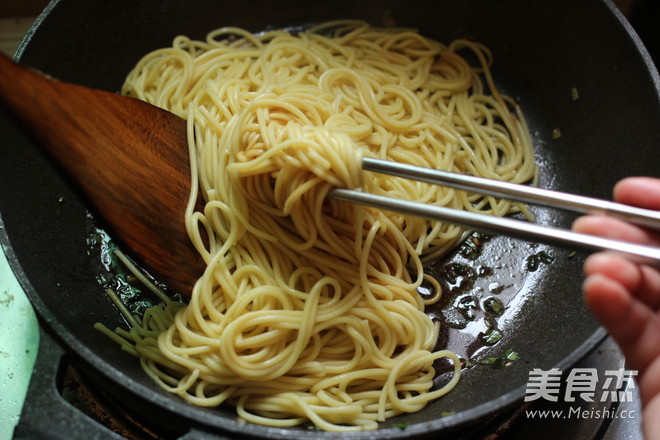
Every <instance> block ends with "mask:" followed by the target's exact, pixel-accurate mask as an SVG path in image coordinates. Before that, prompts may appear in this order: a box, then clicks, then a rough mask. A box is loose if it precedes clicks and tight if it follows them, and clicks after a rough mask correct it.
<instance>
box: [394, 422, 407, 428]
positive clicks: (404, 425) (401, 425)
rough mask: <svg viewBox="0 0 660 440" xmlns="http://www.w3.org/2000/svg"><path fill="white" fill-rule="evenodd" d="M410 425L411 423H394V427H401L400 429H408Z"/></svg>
mask: <svg viewBox="0 0 660 440" xmlns="http://www.w3.org/2000/svg"><path fill="white" fill-rule="evenodd" d="M408 425H409V423H396V424H395V425H394V427H395V428H399V429H406V428H407V427H408Z"/></svg>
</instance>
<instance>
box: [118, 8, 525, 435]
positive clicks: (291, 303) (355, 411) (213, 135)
mask: <svg viewBox="0 0 660 440" xmlns="http://www.w3.org/2000/svg"><path fill="white" fill-rule="evenodd" d="M462 51H468V52H470V53H471V54H472V55H473V56H474V57H475V59H477V60H478V61H479V64H478V66H476V67H473V66H470V65H469V64H468V62H467V61H466V60H465V59H464V58H463V57H461V56H460V55H459V53H458V52H462ZM491 62H492V59H491V54H490V52H489V50H488V49H487V48H486V47H484V46H482V45H480V44H478V43H474V42H470V41H466V40H457V41H454V42H453V43H451V44H450V45H449V46H444V45H442V44H440V43H438V42H435V41H432V40H430V39H427V38H424V37H422V36H420V35H419V34H418V33H416V32H413V31H410V30H404V29H376V28H373V27H370V26H368V25H367V24H365V23H362V22H355V21H343V22H333V23H326V24H324V25H321V26H319V27H317V28H313V29H309V30H308V31H306V32H302V33H292V32H287V31H286V30H278V31H269V32H265V33H263V34H259V35H253V34H250V33H248V32H247V31H245V30H242V29H236V28H225V29H220V30H217V31H214V32H211V33H210V34H209V35H208V37H207V40H206V41H205V42H201V41H192V40H190V39H189V38H186V37H177V38H176V39H175V40H174V43H173V46H172V47H171V48H166V49H160V50H156V51H154V52H152V53H150V54H148V55H146V56H145V57H144V58H143V59H142V60H141V61H140V62H139V63H138V64H137V66H136V67H135V69H134V70H133V71H132V72H131V73H130V75H129V76H128V78H127V80H126V83H125V85H124V88H123V90H122V92H123V93H124V94H127V95H130V96H135V97H137V98H139V99H143V100H145V101H148V102H150V103H153V104H155V105H158V106H160V107H163V108H165V109H167V110H170V111H172V112H174V113H176V114H178V115H180V116H182V117H184V118H186V119H187V120H188V123H189V144H190V155H191V164H192V169H193V191H192V193H191V196H190V203H189V207H188V211H187V214H186V226H187V229H188V232H189V235H190V237H191V240H192V241H193V243H194V245H195V246H196V248H197V249H198V251H199V253H200V254H201V256H202V257H203V258H204V260H205V261H206V263H207V265H208V267H207V269H206V271H205V273H204V275H203V276H202V277H201V278H200V279H199V281H198V282H197V283H196V285H195V287H194V290H193V292H192V296H191V298H190V302H189V304H188V305H186V306H181V305H179V304H178V303H175V302H167V301H166V302H165V304H163V305H161V306H158V307H154V308H152V309H150V310H149V311H148V312H147V313H146V314H145V316H144V318H143V320H142V322H141V325H137V326H133V327H132V328H131V330H130V332H128V333H127V332H126V331H123V333H122V334H123V339H125V340H126V343H125V344H126V345H127V347H129V348H128V350H133V351H134V352H136V353H137V355H138V356H139V357H140V359H141V362H142V365H143V367H144V368H145V371H147V373H148V374H149V375H150V376H151V377H152V378H153V379H154V380H156V381H157V382H158V383H159V384H160V385H161V386H162V387H164V388H165V389H167V390H169V391H170V392H172V393H175V394H178V395H179V396H181V397H182V398H184V399H185V400H187V401H189V402H192V403H194V404H196V405H201V406H218V405H220V404H223V403H225V402H227V403H230V404H231V405H234V406H235V407H236V410H237V414H238V416H239V417H240V418H242V419H244V420H246V421H249V422H253V423H259V424H265V425H271V426H294V425H299V424H303V423H308V422H311V423H313V424H314V425H316V426H317V427H318V428H320V429H323V430H328V431H341V430H356V429H374V428H376V427H377V422H379V421H383V420H385V419H387V418H390V417H393V416H395V415H397V414H401V413H407V412H414V411H418V410H420V409H421V408H423V407H424V406H425V405H426V404H427V403H428V402H429V401H430V400H433V399H436V398H438V397H440V396H442V395H444V394H445V393H447V392H448V391H450V390H451V389H452V388H453V387H454V386H455V384H456V383H457V381H458V380H459V376H460V363H459V360H458V358H457V357H456V355H455V354H454V353H451V352H449V351H446V350H438V351H434V350H435V349H436V347H435V345H436V340H437V336H438V330H439V324H438V323H437V322H434V321H432V320H431V318H429V317H428V316H427V315H426V314H425V313H424V301H423V300H422V298H421V297H420V295H419V293H418V291H417V289H418V287H419V286H420V285H421V283H422V281H423V280H424V274H423V263H424V262H425V261H426V260H432V259H436V258H437V257H438V256H440V255H442V254H444V253H446V252H447V250H449V249H451V248H452V247H453V246H454V245H455V244H456V243H457V241H458V240H459V239H460V238H461V235H462V233H463V231H462V230H461V229H460V228H458V227H456V226H453V225H450V224H447V223H442V222H429V221H426V220H423V219H419V218H416V217H413V216H408V215H402V214H396V213H390V212H381V211H378V210H375V209H371V208H365V207H361V206H356V205H351V204H348V203H344V202H338V201H335V200H332V199H327V198H326V195H327V193H328V191H329V190H330V189H331V188H333V187H346V188H360V189H363V190H365V191H369V192H371V193H376V194H383V195H388V196H393V197H398V198H402V199H408V200H416V201H420V202H424V203H432V204H438V205H442V206H449V207H453V208H459V209H466V210H470V211H479V212H482V213H488V214H493V215H506V214H509V213H511V212H515V211H518V210H520V209H524V208H523V207H521V206H519V205H515V204H512V203H510V202H508V201H504V200H497V199H495V198H492V197H484V196H479V195H475V194H468V193H466V192H463V191H456V190H453V189H450V188H446V187H442V186H433V185H428V184H424V183H419V182H413V181H408V180H404V179H400V178H396V177H391V176H384V175H377V174H372V173H365V172H362V170H361V168H360V158H361V157H362V156H364V155H368V156H374V157H379V158H383V159H388V160H394V161H399V162H405V163H411V164H415V165H420V166H424V167H432V168H439V169H444V170H450V171H456V172H463V173H469V174H474V175H480V176H484V177H490V178H496V179H501V180H506V181H511V182H518V183H522V182H528V181H533V180H534V179H535V176H536V165H535V163H534V156H533V151H532V146H531V142H530V139H529V135H528V133H527V130H526V127H525V124H524V120H523V119H522V117H521V116H520V115H517V114H512V112H511V109H515V108H516V106H515V104H514V103H513V102H512V101H511V100H510V99H509V98H507V97H505V96H502V95H501V94H499V93H498V91H497V89H496V88H495V86H494V84H493V81H492V78H491V75H490V72H489V66H490V64H491ZM198 196H201V197H202V198H203V200H204V202H205V206H204V210H203V212H194V206H195V201H196V200H197V198H198ZM204 237H208V240H206V239H205V238H204ZM436 284H437V283H436ZM437 288H439V285H437ZM437 293H438V294H437V295H435V297H436V299H437V297H439V296H440V295H439V294H440V292H437ZM441 358H448V359H449V360H450V361H451V363H453V365H454V373H453V375H452V378H451V380H450V381H449V382H448V383H445V384H439V385H438V384H434V378H435V370H434V366H433V365H434V362H435V361H437V360H438V359H441Z"/></svg>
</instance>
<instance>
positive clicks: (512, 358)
mask: <svg viewBox="0 0 660 440" xmlns="http://www.w3.org/2000/svg"><path fill="white" fill-rule="evenodd" d="M504 357H505V358H506V359H507V360H509V361H511V362H513V361H515V360H517V359H518V358H519V357H520V355H519V354H518V353H517V352H515V351H513V350H511V349H509V350H507V351H506V352H505V353H504Z"/></svg>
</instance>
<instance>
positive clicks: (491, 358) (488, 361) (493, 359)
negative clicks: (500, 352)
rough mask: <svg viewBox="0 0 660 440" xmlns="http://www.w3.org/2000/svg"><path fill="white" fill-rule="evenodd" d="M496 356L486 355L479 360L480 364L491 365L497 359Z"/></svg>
mask: <svg viewBox="0 0 660 440" xmlns="http://www.w3.org/2000/svg"><path fill="white" fill-rule="evenodd" d="M499 360H500V358H498V357H487V358H485V359H482V360H480V361H479V363H480V364H481V365H493V364H494V363H495V362H497V361H499Z"/></svg>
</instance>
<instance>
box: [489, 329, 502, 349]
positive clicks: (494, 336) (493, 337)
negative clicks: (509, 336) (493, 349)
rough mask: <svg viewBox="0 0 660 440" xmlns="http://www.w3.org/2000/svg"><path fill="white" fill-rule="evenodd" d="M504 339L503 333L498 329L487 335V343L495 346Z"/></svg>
mask: <svg viewBox="0 0 660 440" xmlns="http://www.w3.org/2000/svg"><path fill="white" fill-rule="evenodd" d="M501 339H502V333H501V332H500V331H499V330H497V329H495V328H494V329H492V330H491V331H490V332H488V334H486V343H487V344H490V345H493V344H495V343H497V342H499V341H500V340H501Z"/></svg>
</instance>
